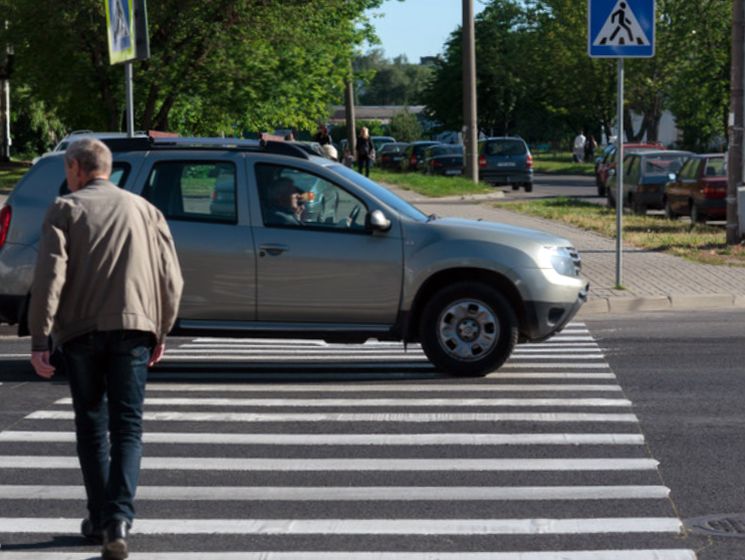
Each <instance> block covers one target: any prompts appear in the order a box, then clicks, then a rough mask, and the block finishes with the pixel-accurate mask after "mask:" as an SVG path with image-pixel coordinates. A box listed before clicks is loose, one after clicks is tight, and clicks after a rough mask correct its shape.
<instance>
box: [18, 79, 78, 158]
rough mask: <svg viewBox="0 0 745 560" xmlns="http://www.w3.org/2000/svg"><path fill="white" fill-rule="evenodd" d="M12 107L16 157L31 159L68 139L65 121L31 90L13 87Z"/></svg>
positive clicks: (23, 87) (26, 87)
mask: <svg viewBox="0 0 745 560" xmlns="http://www.w3.org/2000/svg"><path fill="white" fill-rule="evenodd" d="M10 107H11V115H10V121H11V129H12V131H13V146H12V148H13V152H14V154H15V156H19V157H21V158H26V159H31V158H33V157H34V156H35V155H36V154H41V153H43V152H45V151H47V150H49V149H50V148H52V147H53V146H54V145H55V144H56V143H57V142H59V141H60V140H61V139H62V137H63V136H64V135H65V128H64V125H63V124H62V121H60V119H59V118H58V117H57V115H56V114H55V113H54V111H52V110H50V109H49V108H48V107H47V105H46V103H44V101H42V100H40V99H37V98H35V97H34V95H33V94H32V93H31V90H30V88H29V87H28V86H23V85H22V86H18V85H17V84H15V83H14V88H13V89H12V91H11V102H10ZM15 156H14V157H15Z"/></svg>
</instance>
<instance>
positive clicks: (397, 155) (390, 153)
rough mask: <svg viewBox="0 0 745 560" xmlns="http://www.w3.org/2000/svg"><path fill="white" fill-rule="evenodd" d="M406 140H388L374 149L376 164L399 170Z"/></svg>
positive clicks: (382, 167) (383, 167)
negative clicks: (377, 148)
mask: <svg viewBox="0 0 745 560" xmlns="http://www.w3.org/2000/svg"><path fill="white" fill-rule="evenodd" d="M408 145H409V144H407V143H406V142H389V143H388V144H383V145H382V146H381V147H380V149H379V150H376V152H375V153H376V158H375V159H376V161H375V163H376V165H377V166H378V167H380V168H381V169H389V170H392V171H400V169H401V160H402V159H404V150H406V146H408Z"/></svg>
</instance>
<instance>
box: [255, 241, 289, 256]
mask: <svg viewBox="0 0 745 560" xmlns="http://www.w3.org/2000/svg"><path fill="white" fill-rule="evenodd" d="M288 250H289V247H288V246H287V245H281V244H279V243H266V244H264V245H260V246H259V256H260V257H265V256H266V255H270V256H272V257H276V256H277V255H281V254H282V253H284V252H285V251H288Z"/></svg>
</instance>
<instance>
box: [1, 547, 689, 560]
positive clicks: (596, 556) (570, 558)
mask: <svg viewBox="0 0 745 560" xmlns="http://www.w3.org/2000/svg"><path fill="white" fill-rule="evenodd" d="M2 554H3V560H91V555H90V553H88V552H64V551H61V552H15V551H3V553H2ZM352 558H353V559H354V560H696V553H695V552H693V551H692V550H682V549H669V550H665V549H651V550H578V551H574V550H557V551H551V550H546V551H540V552H357V551H354V552H321V551H307V552H303V551H298V552H269V551H267V552H263V551H262V552H142V553H137V552H131V553H130V554H129V559H130V560H351V559H352Z"/></svg>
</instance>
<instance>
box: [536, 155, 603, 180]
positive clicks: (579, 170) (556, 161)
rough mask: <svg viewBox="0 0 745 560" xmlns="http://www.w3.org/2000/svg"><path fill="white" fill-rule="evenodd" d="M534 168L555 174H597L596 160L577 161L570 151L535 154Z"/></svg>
mask: <svg viewBox="0 0 745 560" xmlns="http://www.w3.org/2000/svg"><path fill="white" fill-rule="evenodd" d="M533 170H534V171H535V172H536V173H549V174H554V175H595V162H594V161H591V162H589V163H576V162H574V161H572V154H571V153H570V152H550V153H546V154H533Z"/></svg>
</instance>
